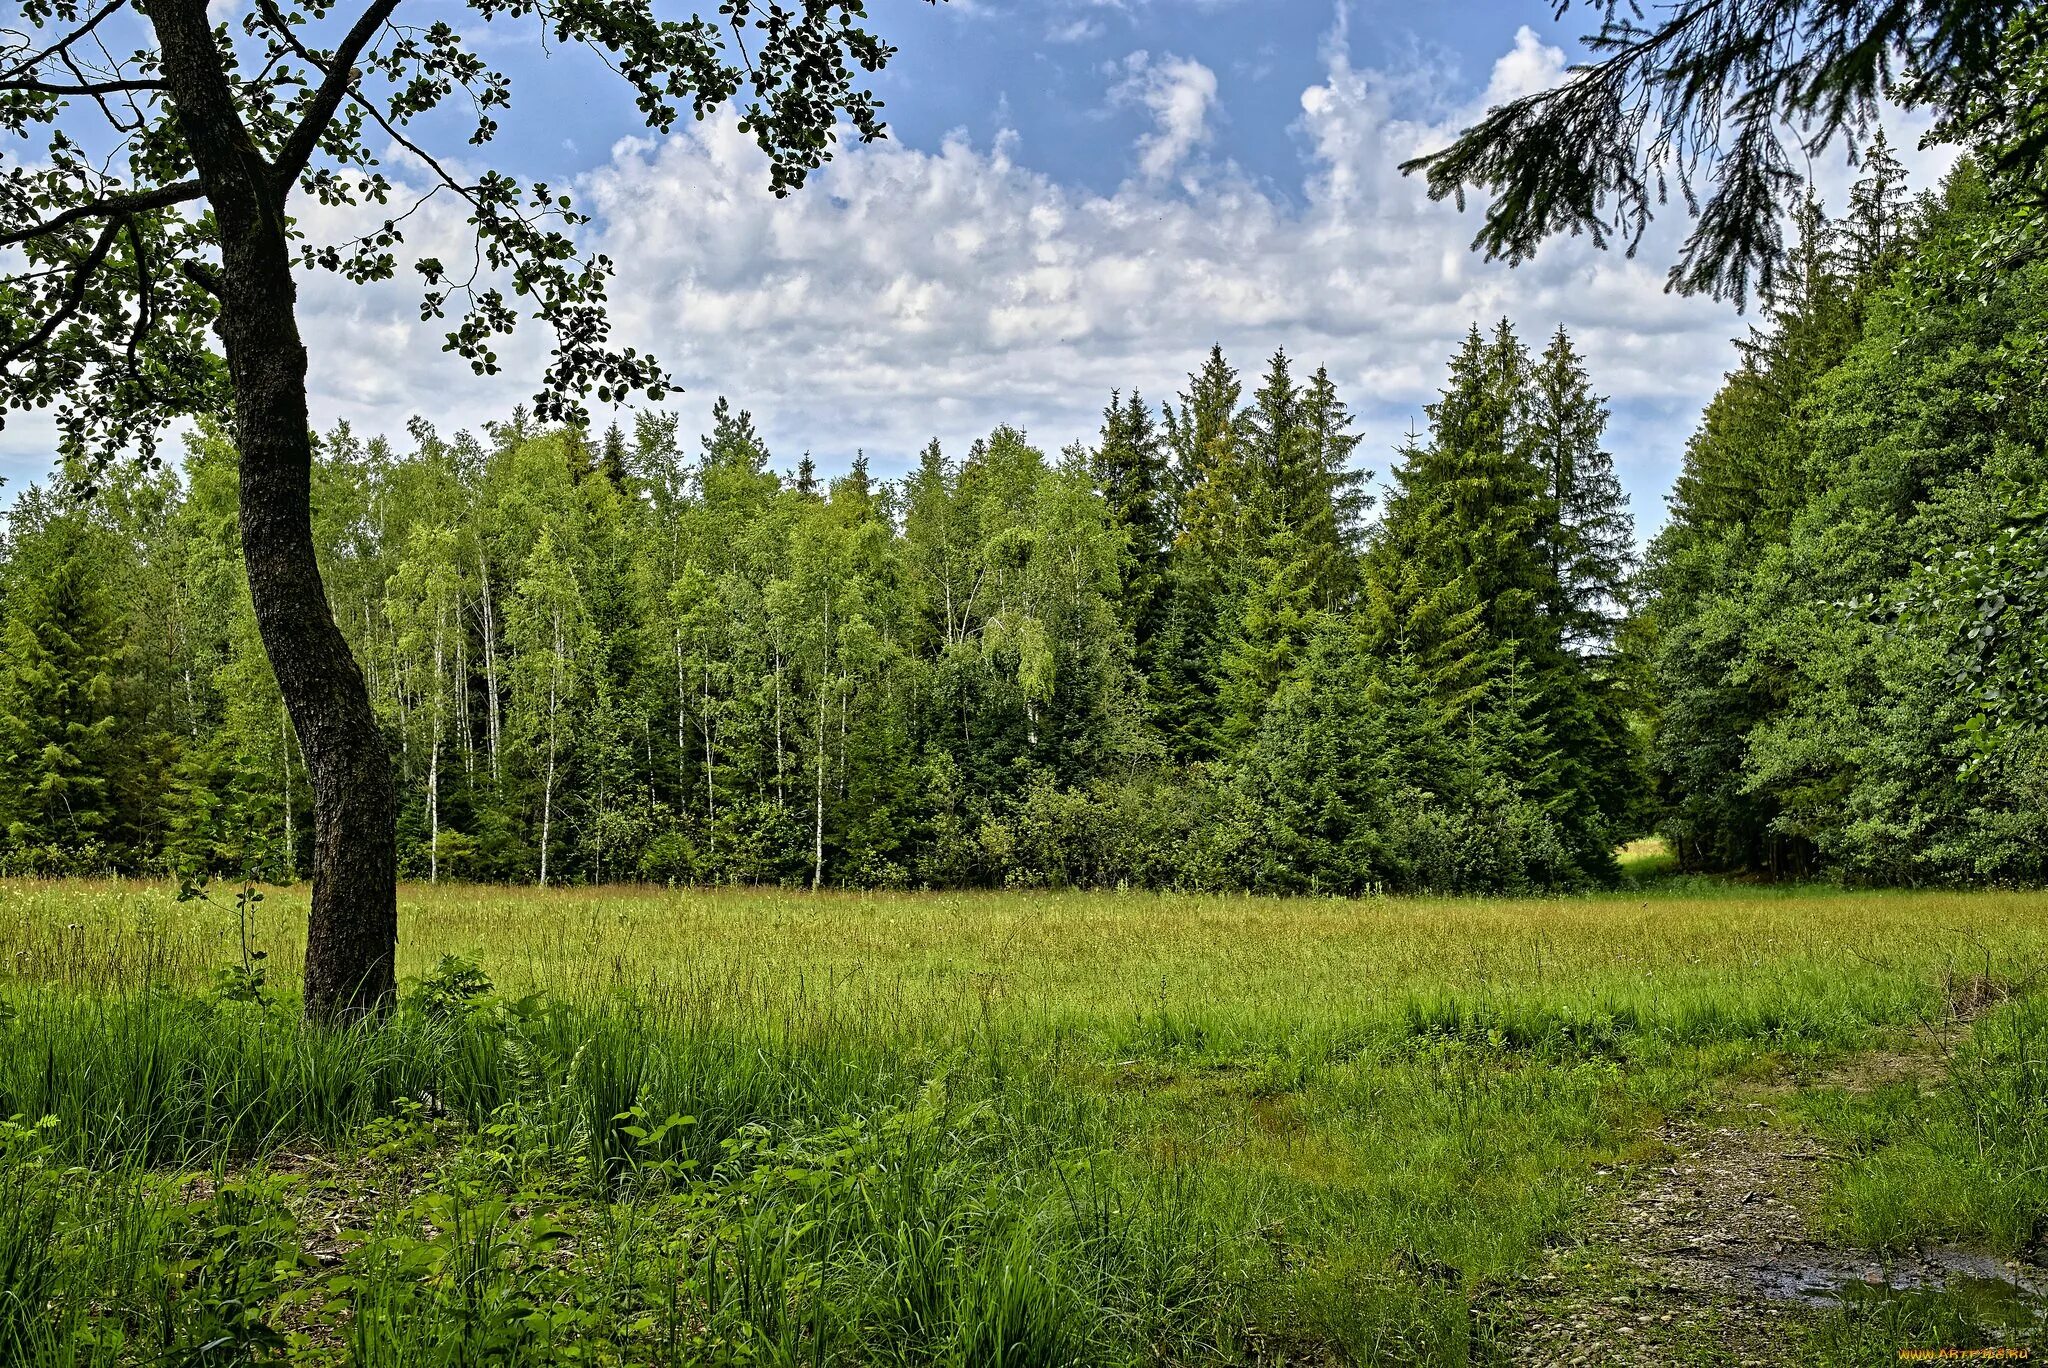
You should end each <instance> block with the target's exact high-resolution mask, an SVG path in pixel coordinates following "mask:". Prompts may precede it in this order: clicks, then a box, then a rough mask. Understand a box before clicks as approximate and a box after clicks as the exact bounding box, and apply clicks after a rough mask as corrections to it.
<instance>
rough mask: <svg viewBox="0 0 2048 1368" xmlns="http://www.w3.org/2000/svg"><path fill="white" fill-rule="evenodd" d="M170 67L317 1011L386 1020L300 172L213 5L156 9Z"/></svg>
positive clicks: (390, 821) (365, 765)
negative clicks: (219, 355) (223, 35)
mask: <svg viewBox="0 0 2048 1368" xmlns="http://www.w3.org/2000/svg"><path fill="white" fill-rule="evenodd" d="M146 13H147V14H148V16H149V19H150V21H151V23H152V24H153V25H154V27H155V28H156V31H157V37H158V40H159V42H160V44H161V46H162V55H163V74H164V79H165V85H166V87H167V89H168V91H169V94H170V97H171V102H172V104H173V106H174V108H175V109H176V111H177V114H178V122H179V127H180V130H181V131H182V132H183V133H184V135H185V139H186V142H187V144H188V145H189V146H190V148H191V151H192V157H193V161H194V163H195V165H196V166H197V169H198V171H199V178H200V181H201V184H202V185H203V186H204V187H205V190H206V198H207V202H208V203H209V205H210V206H211V207H212V209H213V211H214V221H215V224H216V226H217V228H218V231H219V235H220V251H221V263H220V269H219V270H218V272H206V271H205V269H204V268H203V267H194V268H193V269H194V270H195V271H198V272H201V275H202V278H203V279H204V280H205V283H206V285H207V288H208V289H210V290H211V291H212V292H213V294H214V295H215V297H216V298H217V299H218V300H219V302H220V316H219V319H218V321H217V322H216V324H215V327H216V329H217V331H218V332H219V334H220V338H221V342H222V346H223V349H224V350H225V351H226V353H227V362H228V377H229V383H230V386H231V389H232V395H233V400H234V431H235V444H236V446H237V447H238V448H239V449H240V453H241V481H242V489H241V530H242V558H243V561H244V564H245V565H246V567H247V570H248V575H249V597H250V600H251V601H252V603H253V604H254V606H255V609H256V625H257V628H258V630H259V631H260V632H261V633H262V636H263V650H264V653H265V654H266V655H268V656H269V657H270V666H271V669H272V670H273V671H274V672H275V674H276V675H277V686H278V689H279V691H280V692H281V693H282V694H283V695H284V702H285V708H286V710H287V711H289V712H290V714H291V719H292V727H293V729H294V730H296V731H297V733H298V737H299V749H300V752H301V753H302V754H303V755H304V757H305V762H306V773H307V776H308V777H309V778H310V779H311V781H312V787H313V911H312V916H311V918H310V920H309V922H308V924H307V928H306V985H305V994H306V1014H307V1015H308V1016H309V1017H311V1018H313V1019H315V1020H318V1021H338V1020H345V1019H349V1018H352V1017H356V1016H361V1015H363V1014H366V1013H372V1012H376V1011H380V1010H381V1009H382V1008H383V1007H384V1005H385V1004H386V1003H388V1002H389V1001H390V1000H391V996H392V992H393V987H394V984H393V978H392V959H393V955H394V952H395V951H396V948H397V943H398V888H397V873H398V860H397V827H396V819H397V795H396V793H395V791H394V790H393V788H392V777H391V758H390V755H389V752H388V751H387V750H386V748H385V745H384V738H383V734H382V732H380V731H379V730H378V727H377V718H376V714H375V713H373V712H372V711H371V708H370V694H369V690H368V689H367V688H366V687H365V686H364V683H363V673H362V671H361V669H359V668H358V667H357V665H356V660H355V657H354V656H353V655H351V654H350V652H349V648H348V641H347V639H346V638H345V637H343V636H342V634H341V629H340V628H339V627H337V626H336V625H335V622H334V614H333V612H332V611H331V610H330V609H329V608H328V606H327V591H326V588H325V586H323V585H322V584H321V582H320V567H319V564H318V562H317V561H316V560H315V559H314V555H313V512H312V479H313V441H312V433H311V425H310V420H309V418H308V416H307V412H306V348H305V344H304V343H303V342H302V341H301V340H300V338H299V325H298V319H297V316H296V306H297V302H298V288H297V285H296V284H295V283H294V281H293V279H292V256H291V242H290V238H289V236H288V234H287V231H286V220H285V206H284V200H285V195H286V194H287V193H288V192H289V190H290V181H289V177H283V176H280V174H279V173H278V172H277V171H276V170H275V169H274V168H272V167H271V166H270V165H269V164H268V163H266V162H265V161H264V159H263V157H262V156H261V155H260V154H259V152H258V151H257V149H256V147H255V146H254V144H253V143H252V142H251V140H250V138H249V135H248V132H247V130H246V129H245V128H244V126H243V125H242V122H241V120H240V118H239V116H238V115H237V113H236V111H235V107H234V101H233V98H232V95H231V92H230V90H229V87H228V84H227V81H226V76H225V72H224V71H223V70H222V68H221V63H220V54H219V51H218V50H217V49H216V47H215V46H214V42H213V37H212V31H211V28H210V26H209V22H208V18H207V13H206V4H205V0H150V3H149V4H148V7H147V10H146Z"/></svg>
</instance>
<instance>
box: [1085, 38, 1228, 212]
mask: <svg viewBox="0 0 2048 1368" xmlns="http://www.w3.org/2000/svg"><path fill="white" fill-rule="evenodd" d="M1123 70H1124V78H1123V80H1122V81H1120V82H1119V83H1118V84H1117V85H1116V87H1115V88H1114V89H1113V90H1111V91H1110V100H1111V101H1112V102H1113V103H1117V104H1126V105H1138V106H1142V107H1143V108H1144V109H1145V110H1147V111H1148V112H1150V114H1151V115H1152V121H1153V128H1152V131H1151V132H1149V133H1146V134H1145V135H1143V136H1142V137H1140V138H1139V139H1138V167H1139V170H1141V171H1142V172H1143V173H1144V175H1145V178H1146V179H1147V180H1155V181H1158V180H1165V179H1166V178H1167V177H1168V176H1170V175H1172V174H1173V173H1174V172H1175V171H1177V170H1178V169H1180V166H1181V163H1182V162H1184V161H1186V160H1187V158H1188V155H1189V154H1190V153H1192V152H1193V151H1194V150H1195V149H1196V148H1198V147H1200V146H1202V145H1203V144H1205V143H1207V142H1208V141H1209V110H1210V107H1211V106H1213V105H1214V104H1215V103H1216V73H1215V72H1213V71H1211V70H1209V68H1207V67H1205V66H1203V65H1202V64H1201V63H1200V62H1197V61H1193V60H1192V59H1189V58H1185V57H1165V58H1162V59H1160V60H1159V61H1156V62H1155V61H1153V60H1152V57H1151V54H1149V53H1146V52H1134V53H1132V54H1131V55H1130V57H1129V58H1128V59H1126V61H1125V62H1124V67H1123Z"/></svg>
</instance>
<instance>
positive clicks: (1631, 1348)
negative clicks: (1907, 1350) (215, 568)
mask: <svg viewBox="0 0 2048 1368" xmlns="http://www.w3.org/2000/svg"><path fill="white" fill-rule="evenodd" d="M1940 1062H1941V1061H1940V1056H1939V1055H1938V1054H1935V1053H1932V1052H1931V1051H1928V1050H1924V1049H1908V1050H1905V1051H1901V1052H1898V1053H1888V1054H1883V1055H1871V1056H1862V1057H1859V1058H1858V1059H1856V1060H1854V1061H1851V1063H1850V1064H1849V1065H1847V1066H1845V1068H1844V1070H1843V1071H1841V1072H1839V1073H1837V1074H1833V1075H1830V1076H1828V1077H1826V1078H1823V1079H1820V1080H1815V1081H1816V1082H1818V1083H1820V1084H1821V1085H1823V1086H1842V1087H1849V1088H1866V1087H1874V1086H1878V1085H1880V1084H1883V1083H1887V1082H1897V1081H1902V1080H1903V1079H1905V1078H1909V1077H1917V1078H1923V1079H1925V1080H1926V1081H1930V1082H1931V1081H1932V1077H1933V1076H1938V1072H1939V1065H1940ZM1760 1091H1761V1095H1762V1096H1764V1097H1766V1098H1777V1099H1782V1098H1783V1097H1785V1096H1788V1095H1789V1094H1790V1092H1791V1091H1792V1089H1791V1088H1790V1087H1789V1085H1779V1086H1774V1087H1771V1088H1767V1089H1763V1090H1760ZM1757 1095H1758V1093H1751V1094H1748V1096H1749V1097H1751V1098H1754V1097H1756V1096H1757ZM1657 1138H1658V1140H1659V1141H1660V1142H1661V1147H1662V1148H1663V1150H1664V1151H1665V1156H1666V1157H1663V1158H1661V1159H1659V1160H1657V1161H1654V1162H1649V1163H1645V1164H1642V1165H1638V1166H1634V1167H1632V1168H1624V1169H1621V1170H1618V1171H1614V1172H1603V1173H1602V1175H1601V1178H1602V1181H1603V1182H1607V1183H1611V1184H1613V1185H1614V1189H1615V1191H1616V1194H1617V1196H1616V1199H1615V1200H1613V1201H1611V1202H1610V1203H1609V1204H1608V1210H1607V1214H1606V1215H1604V1216H1603V1217H1601V1218H1599V1219H1597V1220H1595V1221H1594V1222H1592V1223H1590V1224H1589V1226H1588V1227H1587V1228H1586V1229H1585V1230H1584V1231H1583V1233H1582V1238H1581V1239H1580V1241H1579V1242H1578V1243H1576V1244H1574V1245H1571V1246H1566V1247H1560V1248H1559V1249H1557V1250H1554V1251H1553V1252H1552V1254H1551V1256H1550V1257H1549V1259H1548V1260H1547V1261H1546V1267H1545V1270H1544V1272H1543V1273H1542V1274H1540V1275H1539V1276H1538V1277H1537V1278H1535V1279H1532V1280H1530V1281H1529V1282H1527V1283H1526V1284H1524V1286H1523V1287H1522V1288H1520V1289H1518V1290H1517V1291H1516V1292H1515V1293H1513V1294H1512V1295H1510V1296H1509V1297H1508V1298H1507V1299H1506V1305H1505V1306H1504V1307H1503V1308H1502V1309H1501V1313H1500V1333H1499V1336H1498V1338H1499V1341H1500V1342H1501V1343H1502V1344H1503V1345H1504V1346H1505V1347H1506V1348H1507V1351H1508V1361H1509V1362H1511V1363H1516V1364H1525V1365H1530V1366H1531V1368H1535V1366H1536V1365H1561V1366H1564V1368H1577V1365H1593V1364H1610V1363H1628V1364H1647V1365H1659V1364H1671V1365H1679V1364H1685V1365H1692V1364H1725V1365H1743V1366H1745V1368H1748V1366H1749V1365H1756V1366H1758V1368H1761V1365H1774V1364H1785V1363H1801V1362H1806V1361H1809V1360H1808V1358H1807V1356H1806V1355H1805V1354H1804V1353H1803V1352H1802V1351H1801V1345H1802V1344H1803V1343H1804V1342H1805V1341H1806V1340H1807V1339H1808V1332H1809V1331H1810V1330H1811V1329H1812V1327H1813V1326H1815V1325H1816V1324H1817V1323H1818V1322H1819V1321H1820V1319H1821V1318H1822V1317H1823V1316H1824V1315H1825V1314H1826V1313H1827V1311H1828V1310H1829V1309H1830V1308H1832V1307H1834V1306H1836V1305H1838V1304H1839V1303H1840V1302H1841V1301H1842V1300H1843V1299H1844V1298H1845V1297H1847V1296H1854V1295H1860V1294H1863V1293H1865V1292H1875V1293H1877V1294H1880V1295H1882V1294H1883V1293H1884V1292H1885V1291H1886V1290H1887V1289H1890V1290H1894V1291H1908V1292H1910V1291H1915V1290H1924V1289H1930V1288H1940V1287H1943V1286H1953V1285H1956V1283H1957V1280H1968V1281H1970V1282H1972V1283H1973V1284H1978V1285H1995V1286H1998V1287H2000V1288H2001V1289H2005V1288H2009V1289H2010V1290H2011V1291H2012V1292H2013V1294H2014V1295H2016V1296H2017V1295H2024V1296H2029V1297H2042V1296H2044V1294H2048V1271H2044V1270H2040V1269H2034V1268H2026V1267H2021V1266H2019V1265H2016V1264H2010V1263H2000V1262H1998V1261H1996V1260H1992V1259H1988V1258H1985V1257H1983V1256H1979V1255H1972V1254H1968V1253H1966V1252H1963V1251H1958V1250H1922V1251H1917V1252H1915V1253H1913V1254H1912V1255H1910V1256H1908V1257H1903V1258H1892V1259H1883V1258H1879V1257H1877V1256H1874V1255H1871V1254H1869V1253H1867V1252H1864V1251H1856V1250H1844V1249H1841V1248H1837V1247H1834V1246H1830V1245H1828V1244H1827V1243H1825V1242H1823V1241H1822V1240H1820V1239H1819V1238H1817V1236H1816V1235H1815V1233H1814V1232H1813V1231H1812V1230H1811V1229H1810V1228H1809V1222H1808V1218H1807V1214H1806V1213H1808V1212H1810V1211H1813V1210H1814V1209H1816V1207H1817V1206H1818V1203H1819V1200H1820V1198H1821V1195H1822V1193H1823V1190H1824V1188H1825V1184H1826V1177H1827V1175H1826V1169H1827V1166H1828V1164H1829V1163H1830V1162H1831V1160H1832V1159H1833V1158H1834V1156H1832V1155H1830V1154H1829V1153H1828V1152H1827V1151H1826V1150H1824V1149H1822V1148H1821V1147H1819V1146H1818V1145H1817V1144H1816V1143H1815V1142H1814V1141H1813V1140H1812V1139H1811V1138H1810V1137H1808V1136H1805V1135H1802V1134H1801V1133H1799V1132H1798V1131H1797V1130H1796V1129H1793V1128H1791V1127H1789V1126H1787V1125H1785V1124H1784V1118H1783V1117H1782V1116H1781V1115H1780V1113H1779V1110H1778V1106H1777V1102H1776V1101H1774V1100H1747V1101H1744V1100H1741V1099H1737V1100H1736V1101H1735V1102H1734V1104H1733V1106H1732V1108H1731V1110H1729V1111H1727V1112H1725V1113H1723V1114H1721V1115H1719V1116H1716V1117H1713V1118H1711V1119H1707V1120H1699V1121H1682V1122H1673V1123H1671V1124H1669V1125H1667V1126H1666V1127H1664V1128H1663V1129H1662V1130H1661V1131H1660V1132H1659V1134H1658V1137H1657Z"/></svg>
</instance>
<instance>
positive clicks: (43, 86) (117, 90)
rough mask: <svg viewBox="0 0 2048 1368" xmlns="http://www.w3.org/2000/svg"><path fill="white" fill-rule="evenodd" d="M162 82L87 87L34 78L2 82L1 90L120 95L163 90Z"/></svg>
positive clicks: (55, 93)
mask: <svg viewBox="0 0 2048 1368" xmlns="http://www.w3.org/2000/svg"><path fill="white" fill-rule="evenodd" d="M163 88H164V83H163V82H162V81H143V80H131V81H98V82H93V83H90V84H86V85H57V84H55V83H53V82H50V81H41V80H36V79H34V78H27V79H22V80H0V90H19V91H24V92H26V93H28V94H31V95H92V96H100V95H119V94H122V93H124V92H127V91H137V90H162V89H163Z"/></svg>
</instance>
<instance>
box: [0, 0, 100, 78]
mask: <svg viewBox="0 0 2048 1368" xmlns="http://www.w3.org/2000/svg"><path fill="white" fill-rule="evenodd" d="M127 4H128V0H108V2H107V3H106V4H104V5H102V6H100V8H99V9H98V10H96V11H94V13H93V16H92V17H91V18H90V19H88V20H86V21H85V23H83V24H81V25H80V26H79V27H77V28H75V29H73V30H72V31H71V32H70V33H68V34H66V35H65V36H64V37H63V38H61V39H59V40H58V41H57V42H55V43H53V44H51V45H50V46H49V47H46V48H44V49H43V50H42V51H41V52H38V53H36V54H35V55H34V56H33V57H24V58H22V59H21V60H20V61H18V62H16V63H15V64H14V65H13V66H11V67H9V68H8V69H7V70H6V71H5V72H0V80H7V81H11V80H13V79H14V78H15V77H17V76H20V75H21V74H22V73H23V72H27V71H34V70H35V69H36V68H37V67H39V66H41V65H42V64H43V63H44V62H47V61H49V60H50V59H51V58H52V57H57V56H61V55H62V54H63V52H64V51H65V49H67V48H69V47H70V46H71V45H72V44H73V43H75V42H77V41H78V40H79V39H81V38H83V37H85V36H86V35H87V34H89V33H91V32H92V31H93V30H94V29H96V28H98V27H99V26H100V21H101V20H103V19H106V18H107V17H109V16H110V15H112V14H114V13H116V12H117V11H119V10H121V9H124V8H126V6H127Z"/></svg>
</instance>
